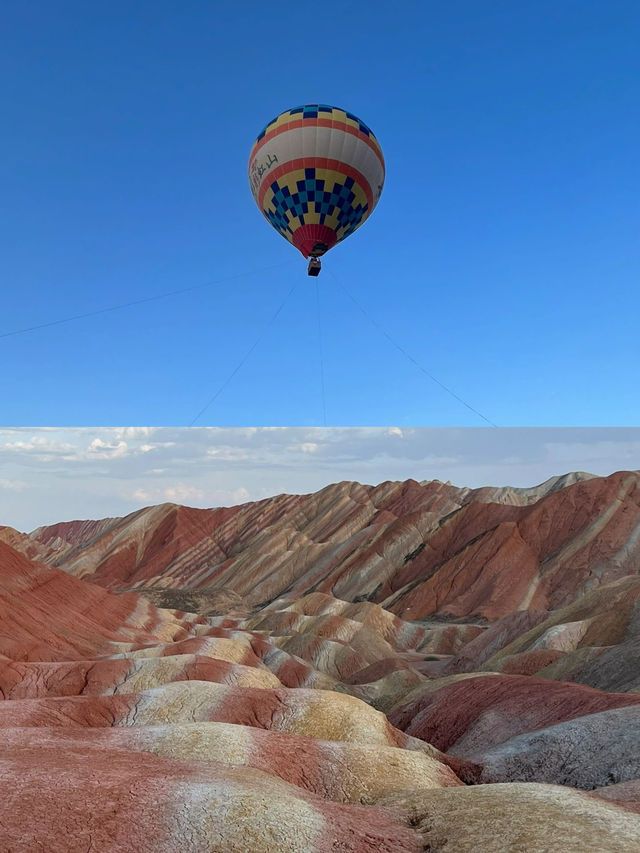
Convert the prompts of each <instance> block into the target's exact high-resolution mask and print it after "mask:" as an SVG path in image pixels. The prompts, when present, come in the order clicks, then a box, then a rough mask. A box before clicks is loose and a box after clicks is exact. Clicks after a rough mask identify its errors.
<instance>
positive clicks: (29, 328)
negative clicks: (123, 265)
mask: <svg viewBox="0 0 640 853" xmlns="http://www.w3.org/2000/svg"><path fill="white" fill-rule="evenodd" d="M287 263H288V262H286V261H285V262H284V263H281V264H274V265H273V266H270V267H263V268H262V269H259V270H251V271H250V272H242V273H236V274H235V275H229V276H225V277H224V278H216V279H212V280H211V281H206V282H204V283H203V284H192V285H191V286H190V287H181V288H180V289H179V290H167V291H165V292H164V293H156V294H155V295H154V296H144V297H142V298H141V299H132V300H131V301H130V302H121V303H120V304H119V305H110V306H108V307H107V308H97V309H96V310H95V311H85V312H84V313H83V314H74V315H72V316H71V317H63V318H61V319H59V320H50V321H49V322H48V323H38V325H36V326H27V327H25V328H24V329H14V330H13V331H11V332H0V338H10V337H12V336H14V335H23V334H25V333H27V332H35V331H37V330H38V329H47V328H49V327H50V326H59V325H61V324H62V323H72V322H73V321H74V320H84V319H85V318H87V317H97V316H98V315H99V314H108V313H109V312H110V311H119V310H120V309H121V308H132V307H133V306H135V305H145V304H146V303H147V302H155V301H156V300H157V299H166V298H167V297H168V296H178V295H179V294H181V293H189V292H190V291H192V290H202V289H203V288H205V287H213V286H214V285H216V284H224V283H225V282H228V281H234V280H235V279H238V278H245V277H246V276H250V275H258V274H259V273H263V272H268V271H269V270H275V269H279V268H280V267H283V266H286V264H287Z"/></svg>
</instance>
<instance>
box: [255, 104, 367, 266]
mask: <svg viewBox="0 0 640 853" xmlns="http://www.w3.org/2000/svg"><path fill="white" fill-rule="evenodd" d="M249 184H250V186H251V192H252V193H253V197H254V199H255V201H256V204H257V205H258V207H259V208H260V210H261V211H262V213H263V214H264V216H265V217H266V218H267V219H268V220H269V222H270V223H271V225H273V227H274V228H275V229H276V231H278V232H279V233H280V234H282V236H283V237H285V239H287V240H288V241H289V242H290V243H292V244H293V245H294V246H295V247H296V248H297V249H299V250H300V251H301V252H302V254H303V255H304V257H305V258H307V257H309V256H313V257H318V256H320V255H323V254H324V253H325V252H327V251H328V250H329V249H330V248H331V247H332V246H335V244H336V243H339V242H340V241H342V240H344V239H345V237H348V236H349V235H350V234H353V232H354V231H355V230H356V228H359V227H360V226H361V225H362V223H363V222H364V221H365V219H367V218H368V217H369V216H370V214H371V211H372V210H373V208H374V207H375V206H376V204H377V203H378V199H379V198H380V193H381V192H382V186H383V184H384V158H383V156H382V150H381V148H380V143H379V142H378V140H377V139H376V138H375V136H374V135H373V133H372V132H371V130H370V128H368V127H367V125H366V124H365V123H364V122H363V121H361V120H360V119H359V118H357V116H354V115H353V113H349V112H347V111H346V110H342V109H340V108H339V107H331V106H328V105H327V104H306V105H305V106H302V107H295V108H294V109H292V110H287V111H286V112H284V113H281V114H280V115H279V116H277V118H275V119H273V121H271V122H269V124H268V125H267V126H266V127H265V129H264V130H263V131H262V133H261V134H260V135H259V136H258V138H257V139H256V141H255V143H254V145H253V148H252V149H251V155H250V157H249Z"/></svg>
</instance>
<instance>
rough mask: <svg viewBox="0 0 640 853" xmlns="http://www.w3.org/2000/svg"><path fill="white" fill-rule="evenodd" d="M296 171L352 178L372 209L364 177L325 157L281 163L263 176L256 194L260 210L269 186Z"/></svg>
mask: <svg viewBox="0 0 640 853" xmlns="http://www.w3.org/2000/svg"><path fill="white" fill-rule="evenodd" d="M296 169H331V170H332V171H334V172H341V173H342V174H343V175H346V176H347V177H348V178H353V180H354V181H355V182H356V183H357V184H360V186H361V187H362V189H363V191H364V194H365V195H366V197H367V204H368V205H369V211H370V212H371V210H372V209H373V193H372V192H371V187H370V186H369V181H368V180H367V179H366V178H365V176H364V175H363V174H362V173H361V172H359V171H358V170H357V169H354V168H353V166H348V165H347V164H346V163H341V162H340V160H328V159H327V158H326V157H299V158H298V159H297V160H289V162H288V163H283V164H282V165H281V166H278V167H277V169H274V170H273V171H272V172H269V174H268V175H265V177H264V179H263V181H262V183H261V184H260V191H259V193H258V205H259V206H260V208H261V209H262V202H263V200H264V197H265V194H266V192H267V189H268V188H269V186H270V185H271V184H272V183H273V182H274V181H277V180H278V178H281V177H282V176H283V175H286V174H287V173H288V172H294V171H295V170H296Z"/></svg>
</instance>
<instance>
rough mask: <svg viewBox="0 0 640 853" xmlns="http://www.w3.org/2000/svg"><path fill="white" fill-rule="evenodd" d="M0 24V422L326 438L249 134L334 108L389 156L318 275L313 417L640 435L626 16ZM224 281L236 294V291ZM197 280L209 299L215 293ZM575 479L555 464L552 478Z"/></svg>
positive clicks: (105, 12)
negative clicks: (226, 429)
mask: <svg viewBox="0 0 640 853" xmlns="http://www.w3.org/2000/svg"><path fill="white" fill-rule="evenodd" d="M283 9H284V7H283V6H282V4H281V5H280V6H278V5H277V4H267V3H258V2H243V3H238V4H221V3H215V2H196V0H191V2H188V0H187V2H167V0H154V2H146V0H139V2H136V3H133V4H132V3H128V2H123V0H113V2H110V3H108V4H107V3H102V4H96V3H84V2H70V0H60V2H57V3H50V2H36V1H35V0H7V2H5V3H4V4H3V6H2V10H0V32H1V33H2V35H1V36H0V39H1V40H2V44H1V48H2V49H1V50H0V76H1V79H2V80H3V86H2V92H1V93H0V108H1V115H2V133H1V134H0V185H1V186H2V196H1V198H2V201H1V203H0V257H1V268H0V270H1V279H2V285H1V291H2V303H1V304H2V310H1V312H0V335H2V334H6V333H8V332H12V331H14V330H18V329H22V328H25V327H31V326H34V325H38V324H42V323H48V322H51V321H54V320H57V319H63V318H65V317H69V316H72V315H76V314H82V313H90V312H92V311H98V310H100V309H103V308H108V307H110V306H114V305H119V304H122V303H126V302H129V301H137V300H144V299H147V298H149V297H155V296H157V295H159V294H162V293H166V292H171V291H176V290H182V289H185V288H196V289H193V290H190V291H189V292H186V293H182V294H177V295H173V296H167V297H165V298H162V299H155V300H152V301H147V302H143V303H141V304H139V305H135V306H131V307H129V308H123V309H120V310H117V311H113V312H109V313H104V314H100V315H97V316H94V317H86V318H85V319H83V320H78V321H74V322H70V323H66V324H60V325H53V326H50V327H48V328H44V329H40V330H37V331H33V332H29V333H25V334H20V335H9V336H6V337H0V363H1V364H2V368H3V369H2V370H1V371H0V424H2V425H6V426H13V425H25V424H28V425H34V426H42V425H47V426H59V425H96V424H100V425H123V424H127V425H144V424H157V425H173V426H187V425H189V424H190V423H191V422H192V421H193V419H194V418H195V417H196V416H197V414H198V413H199V412H200V410H201V409H202V407H203V406H204V405H205V404H206V403H207V401H208V400H209V399H210V398H211V397H212V396H213V395H214V394H215V393H216V392H217V391H218V390H219V389H220V387H221V386H222V385H223V384H224V383H225V381H226V380H227V378H228V377H229V375H230V374H231V372H232V371H233V370H234V369H235V368H236V367H237V366H238V364H239V363H240V362H241V361H242V359H243V357H244V355H245V354H246V352H247V351H248V350H249V348H250V347H251V346H252V345H253V344H254V343H255V341H256V339H257V338H258V337H259V335H260V333H261V331H262V330H263V328H264V325H265V320H266V319H267V318H268V317H270V316H271V315H272V314H273V313H274V312H275V310H276V309H277V308H278V306H279V305H280V304H281V303H282V301H283V300H284V299H285V296H286V295H287V294H288V293H289V291H290V290H291V288H292V287H293V286H294V284H296V283H297V286H296V287H295V290H294V291H293V293H292V294H291V295H290V297H289V298H288V299H287V301H286V302H285V305H284V307H283V309H282V311H281V313H280V314H279V316H278V317H277V319H276V321H275V322H274V323H273V325H272V326H271V327H270V328H268V329H267V331H266V333H265V334H264V336H263V338H262V339H261V340H260V342H259V343H258V345H257V346H256V347H255V349H254V350H253V352H252V354H251V355H250V357H249V358H248V359H247V360H246V363H244V364H243V366H242V367H241V369H240V370H238V372H237V374H236V375H235V376H234V378H233V379H232V381H230V382H229V384H228V385H227V386H226V387H225V388H224V390H223V391H222V392H221V393H220V395H219V396H218V398H217V400H216V402H215V404H214V405H213V406H211V407H210V408H209V409H207V411H206V412H205V413H204V414H203V415H202V416H201V417H200V418H199V419H198V420H197V424H198V425H203V426H204V425H218V426H238V425H264V424H269V425H271V424H273V425H292V424H293V425H308V426H321V425H322V424H323V422H324V421H325V414H324V411H325V409H324V408H323V400H322V392H321V371H320V354H319V353H320V350H319V346H318V313H317V307H316V292H315V285H314V284H313V280H312V279H308V278H307V276H306V272H305V262H304V261H303V259H302V258H301V256H300V255H299V254H298V253H297V252H296V251H295V250H294V249H293V248H292V247H291V246H290V245H289V244H287V243H286V242H285V241H284V240H282V238H280V237H279V236H278V235H277V234H276V232H275V231H272V230H271V229H270V228H269V227H268V225H267V223H266V222H265V221H264V220H263V219H262V217H261V216H260V214H259V213H258V211H257V210H256V208H255V206H254V204H253V200H252V198H251V195H250V192H249V188H248V184H247V179H246V161H247V157H248V152H249V148H250V146H251V144H252V142H253V139H254V137H255V136H256V134H257V133H258V132H259V131H260V129H261V128H262V126H263V125H264V124H265V123H266V122H267V121H268V120H269V119H271V118H272V117H273V116H275V115H276V114H277V113H279V112H280V111H282V110H284V109H287V108H289V107H291V106H294V105H297V104H301V103H305V102H316V101H321V102H325V103H333V104H337V105H339V106H343V107H346V108H347V109H349V110H352V111H353V112H355V113H356V114H357V115H360V116H361V117H362V118H363V119H364V121H366V122H367V123H368V124H369V125H370V126H371V127H372V129H373V130H374V132H375V133H376V135H377V136H378V138H379V139H380V141H381V144H382V146H383V150H384V152H385V157H386V162H387V182H386V186H385V189H384V192H383V195H382V198H381V201H380V204H379V205H378V208H377V209H376V211H375V213H374V214H373V215H372V217H371V219H370V220H369V221H368V222H367V223H366V224H365V225H364V226H363V227H362V229H361V230H360V231H358V232H357V233H356V234H355V235H353V236H352V238H351V239H349V240H347V241H345V243H344V244H342V245H340V246H339V247H337V248H336V249H335V250H334V251H332V252H331V253H329V255H327V257H326V260H325V262H324V270H323V273H322V275H321V277H320V279H319V280H318V282H319V288H320V321H321V327H322V352H323V368H324V386H325V406H326V423H327V424H328V425H330V426H332V425H333V426H337V425H342V426H352V425H388V424H397V425H398V426H399V427H406V426H410V425H414V426H443V425H447V426H483V425H485V424H486V422H485V421H483V420H482V419H481V418H479V417H478V416H477V415H476V414H474V412H472V411H471V410H470V409H469V408H466V407H465V406H463V405H461V403H460V402H459V401H457V400H456V399H454V398H453V397H452V396H450V395H449V394H447V393H446V392H445V391H443V389H442V388H441V387H440V386H439V385H437V384H435V383H434V382H432V381H430V380H429V379H428V378H427V377H426V376H425V375H424V374H423V373H421V372H420V371H419V370H418V369H417V368H416V367H415V365H414V364H412V363H411V362H410V361H409V360H408V359H407V358H406V356H405V355H403V354H402V353H401V352H400V351H399V350H398V349H396V348H394V347H393V346H392V345H391V344H390V342H389V340H388V339H387V338H385V337H384V336H383V335H382V334H381V332H380V330H379V328H376V326H375V325H373V324H372V323H371V322H370V321H369V320H368V319H367V318H366V317H365V316H364V315H363V314H362V313H361V312H360V310H359V309H358V308H357V306H356V305H355V304H354V302H353V301H352V300H351V299H350V298H349V296H348V295H347V294H346V293H345V290H344V289H343V288H346V290H347V291H348V292H349V293H350V294H352V296H353V297H354V298H355V299H356V301H357V302H358V303H359V304H361V305H362V306H363V307H364V308H365V309H366V312H367V314H368V316H369V317H370V318H371V319H372V320H374V321H375V322H376V323H377V324H378V326H379V327H382V328H383V329H384V330H385V331H386V332H387V334H388V335H389V336H391V338H392V339H393V340H395V341H397V342H398V343H399V344H400V345H401V346H402V347H403V348H404V350H405V351H406V352H407V353H408V354H410V355H411V356H412V357H413V358H414V359H415V360H417V361H418V363H419V364H421V365H423V366H424V368H425V369H426V370H428V371H429V372H431V373H432V374H433V375H434V376H436V377H437V378H438V379H439V380H440V382H442V383H443V384H444V385H446V386H447V387H448V388H450V389H452V390H453V391H455V393H456V394H457V395H458V396H459V397H461V398H462V399H464V400H465V401H466V402H467V403H468V404H469V405H470V406H472V407H473V408H475V409H477V410H478V411H479V412H481V413H482V414H484V415H485V416H486V417H487V418H489V419H490V420H491V421H492V422H494V423H496V424H498V425H500V426H522V425H526V426H541V425H564V426H572V425H593V426H611V425H635V424H637V423H638V422H639V419H640V402H639V399H638V393H637V388H638V355H639V346H640V345H639V337H638V334H637V322H638V320H637V318H638V314H639V309H640V296H639V290H638V269H639V266H640V264H639V261H640V241H639V240H638V219H639V217H638V197H639V196H640V192H639V191H640V169H639V166H638V162H639V161H638V150H639V145H638V143H639V135H640V134H639V130H640V118H639V113H638V103H640V51H638V47H637V46H638V44H639V43H640V6H639V5H638V4H637V3H636V2H635V0H629V2H624V0H607V2H605V1H604V0H603V1H602V2H590V0H575V2H574V1H573V0H553V2H548V0H536V2H523V3H514V2H512V0H483V2H479V0H475V2H471V0H466V2H462V0H447V2H444V0H443V2H431V0H422V2H398V3H395V4H389V3H386V2H385V3H382V2H367V3H364V2H344V0H343V2H333V1H332V0H327V2H324V3H322V4H320V5H319V4H317V3H311V2H302V3H298V4H290V5H289V6H287V7H286V13H283V11H282V10H283ZM234 276H237V277H236V278H233V277H234ZM202 285H208V286H202ZM569 467H570V466H569Z"/></svg>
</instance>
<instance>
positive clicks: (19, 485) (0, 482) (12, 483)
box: [0, 477, 27, 524]
mask: <svg viewBox="0 0 640 853" xmlns="http://www.w3.org/2000/svg"><path fill="white" fill-rule="evenodd" d="M26 488H27V483H25V482H23V481H22V480H5V479H3V478H2V477H0V489H6V490H7V491H9V492H21V491H22V490H23V489H26ZM0 524H1V522H0Z"/></svg>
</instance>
